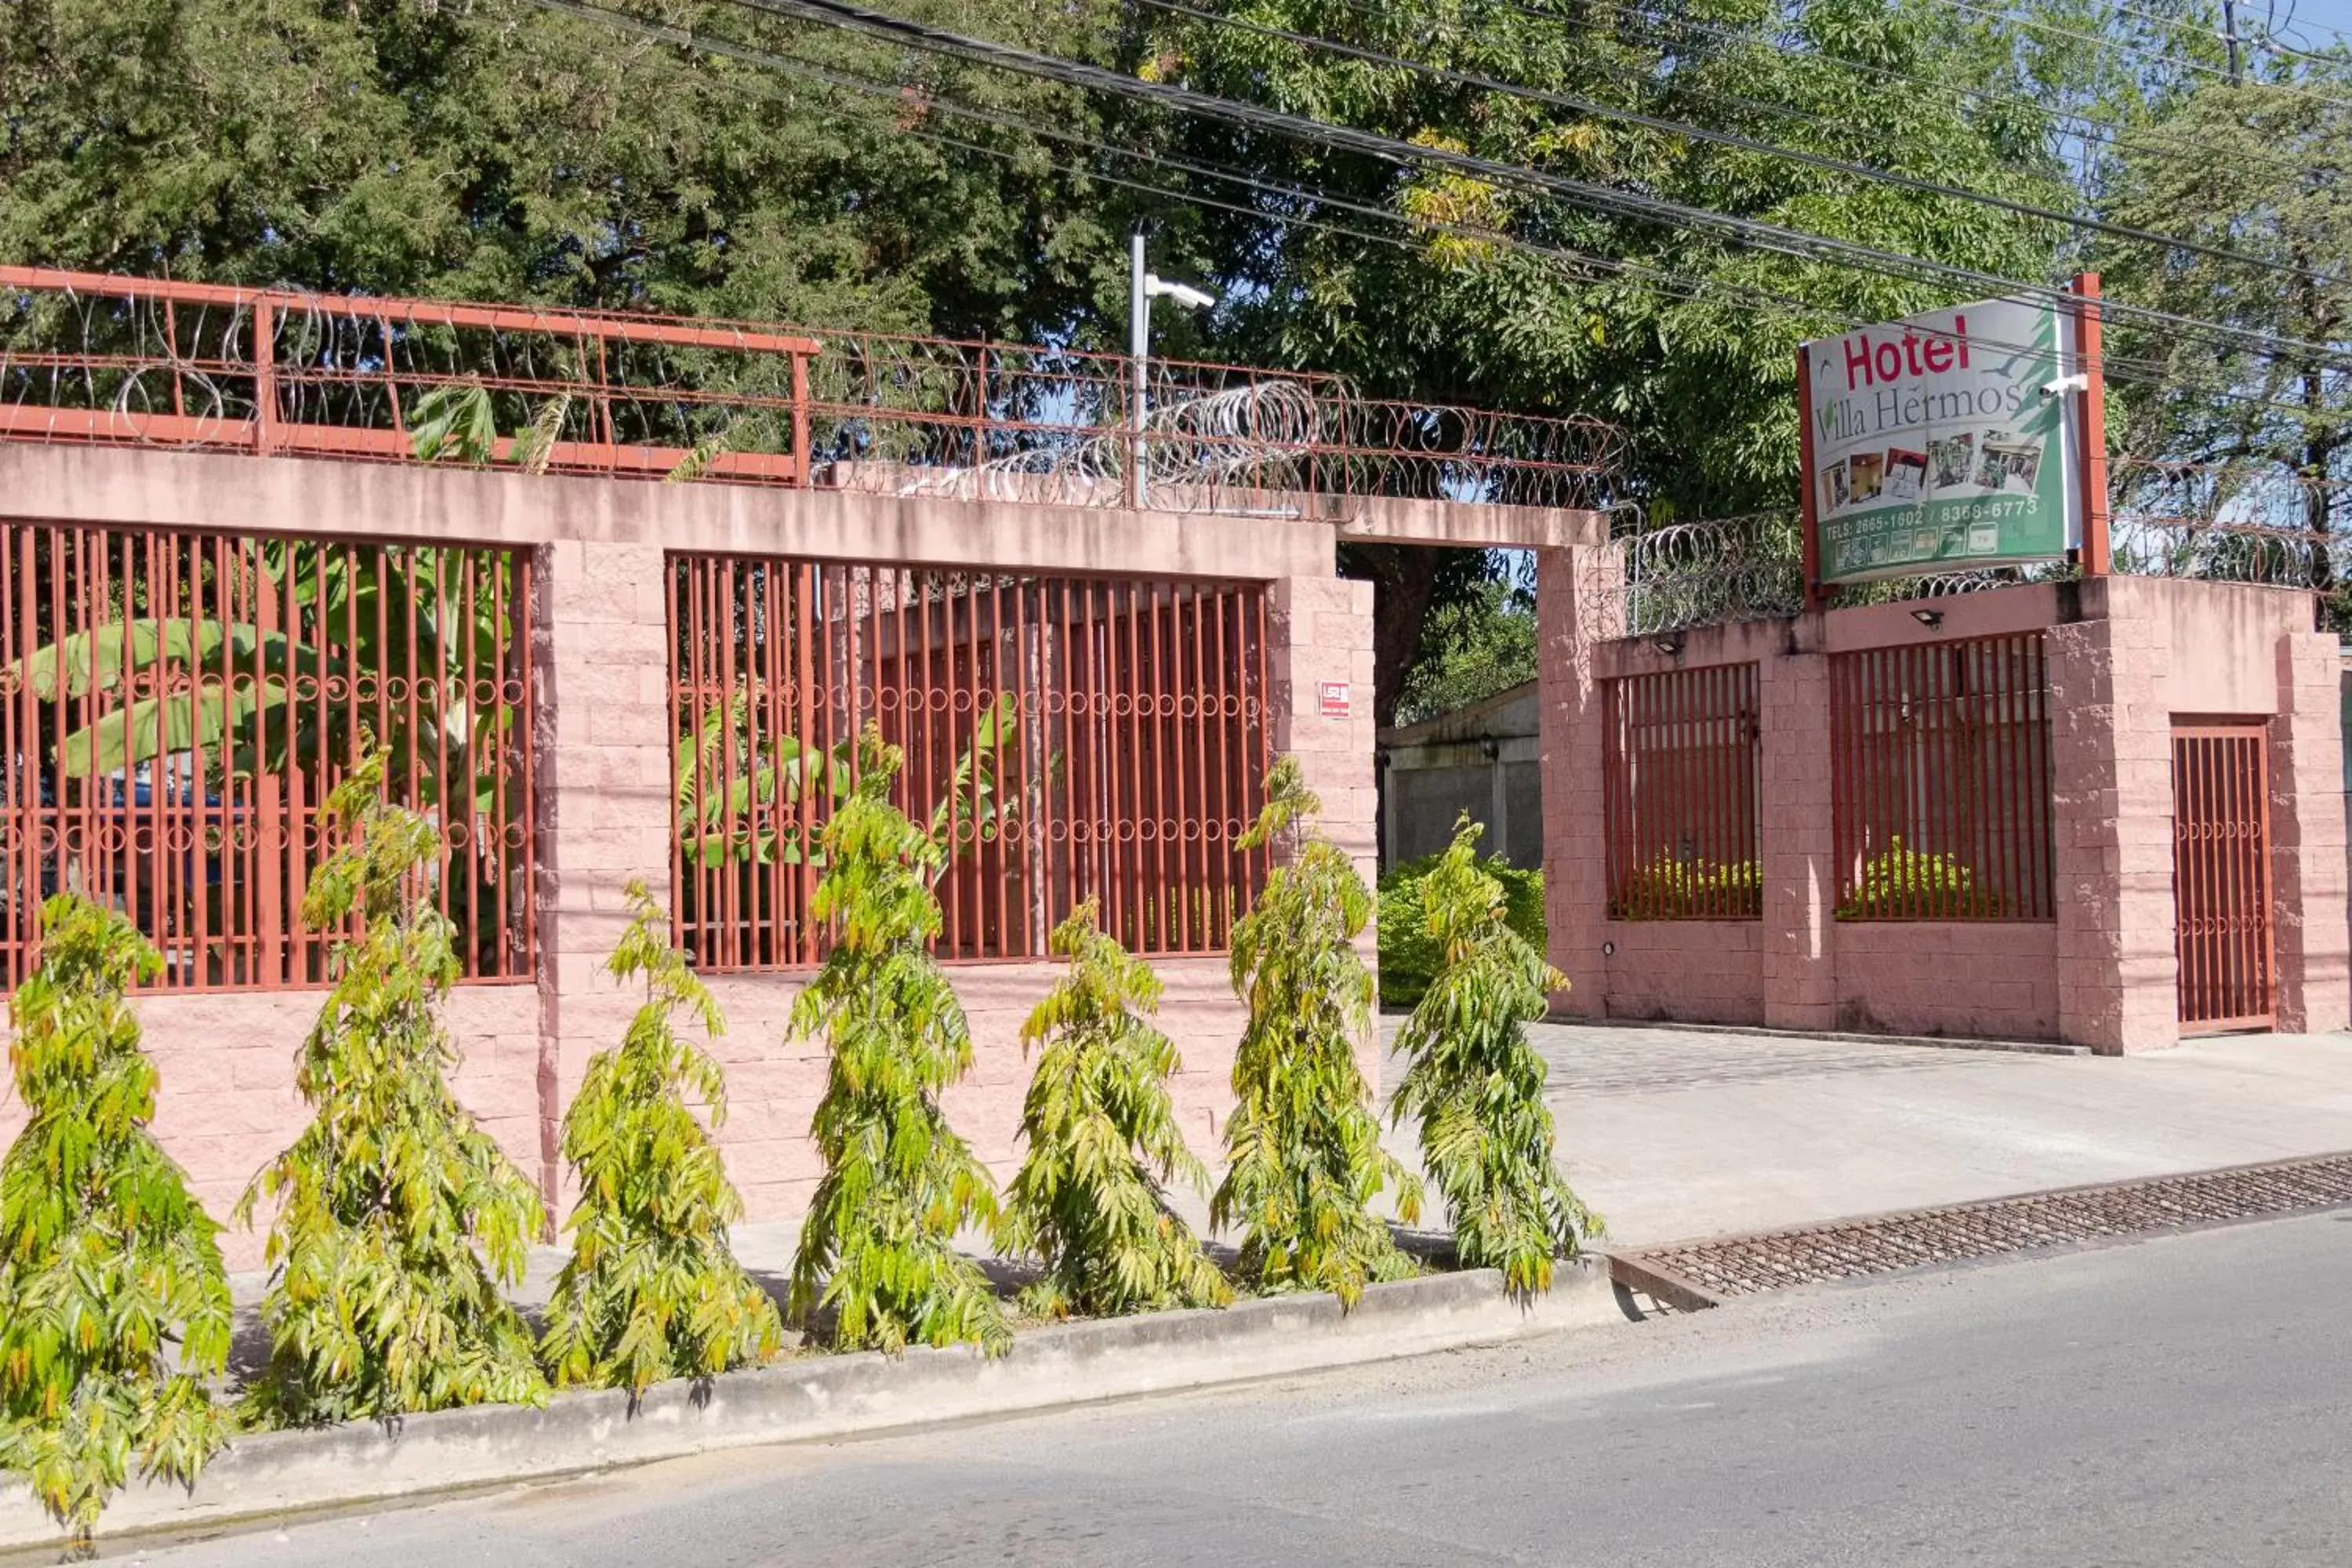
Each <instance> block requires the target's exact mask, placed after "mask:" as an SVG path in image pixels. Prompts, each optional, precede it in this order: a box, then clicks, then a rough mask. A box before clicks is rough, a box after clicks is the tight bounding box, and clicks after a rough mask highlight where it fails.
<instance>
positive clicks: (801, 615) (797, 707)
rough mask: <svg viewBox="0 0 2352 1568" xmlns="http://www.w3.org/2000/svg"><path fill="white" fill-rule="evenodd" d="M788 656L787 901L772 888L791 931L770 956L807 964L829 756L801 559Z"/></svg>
mask: <svg viewBox="0 0 2352 1568" xmlns="http://www.w3.org/2000/svg"><path fill="white" fill-rule="evenodd" d="M791 570H792V578H791V582H792V614H793V660H794V664H793V669H794V675H795V679H794V681H793V691H794V693H795V694H796V700H795V703H794V706H793V713H792V719H793V729H792V732H793V734H794V735H796V736H798V737H799V738H800V742H801V755H800V773H799V779H800V784H799V787H798V788H797V789H796V790H795V791H794V792H793V823H792V826H791V830H790V831H791V835H792V839H791V842H792V844H793V848H794V851H795V853H794V855H793V858H792V868H793V874H792V891H791V897H790V899H789V900H786V899H784V898H783V895H782V889H779V893H778V899H779V902H778V919H779V921H784V922H787V923H786V924H785V925H784V926H783V929H784V930H786V931H790V932H791V933H792V942H791V945H790V946H789V947H787V946H785V945H784V944H783V943H782V942H779V943H778V945H777V950H776V956H777V960H778V962H780V963H814V961H815V958H816V947H815V943H814V932H813V931H811V929H810V926H809V912H808V907H809V899H810V897H811V895H813V894H814V892H815V890H816V884H815V874H816V842H815V837H816V835H815V820H814V813H815V810H816V800H815V796H816V792H817V790H818V788H819V787H820V784H819V780H820V779H821V778H823V777H824V774H823V773H820V772H819V770H820V769H822V768H824V767H826V766H828V765H829V764H830V763H831V761H832V759H831V757H830V755H829V754H828V753H827V752H825V750H824V735H823V734H822V733H821V732H820V731H819V729H818V725H817V714H818V713H819V712H820V711H821V710H823V708H824V701H823V695H824V694H823V692H822V690H821V689H820V688H819V687H818V685H817V680H818V675H817V667H816V650H815V648H814V646H813V639H814V637H815V622H814V611H815V606H814V604H813V603H812V602H811V601H812V600H813V599H814V596H815V589H814V568H813V567H812V566H811V565H810V564H809V563H807V562H805V561H799V562H794V563H793V566H792V569H791Z"/></svg>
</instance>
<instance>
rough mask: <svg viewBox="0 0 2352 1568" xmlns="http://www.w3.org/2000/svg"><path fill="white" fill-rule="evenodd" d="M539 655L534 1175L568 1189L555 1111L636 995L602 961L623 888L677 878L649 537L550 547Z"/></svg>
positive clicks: (665, 895) (561, 1202) (617, 921)
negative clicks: (537, 1134) (672, 875)
mask: <svg viewBox="0 0 2352 1568" xmlns="http://www.w3.org/2000/svg"><path fill="white" fill-rule="evenodd" d="M540 559H541V568H540V573H539V584H540V586H539V594H540V604H539V606H538V615H537V616H536V621H537V632H536V636H535V640H534V647H533V655H534V658H533V662H534V664H535V666H536V668H537V679H538V681H539V691H538V700H539V704H540V713H541V724H540V731H541V732H540V735H539V752H538V758H537V769H538V783H539V803H538V820H537V827H538V849H539V909H540V955H539V995H540V1062H539V1103H540V1165H541V1169H540V1184H541V1191H542V1193H543V1194H545V1195H546V1197H547V1200H548V1203H549V1205H550V1207H551V1209H553V1210H555V1211H556V1212H555V1214H554V1218H555V1219H556V1221H557V1223H558V1224H561V1223H562V1206H567V1205H569V1202H570V1199H571V1193H570V1191H569V1173H568V1172H566V1171H565V1170H564V1167H563V1161H562V1148H561V1145H562V1120H563V1112H564V1110H565V1108H566V1107H568V1106H569V1105H570V1104H571V1102H572V1094H573V1093H574V1091H576V1090H577V1089H578V1088H579V1086H580V1080H581V1079H582V1077H583V1074H584V1073H585V1072H586V1070H587V1063H588V1058H589V1057H590V1056H592V1055H593V1054H594V1053H595V1052H597V1051H599V1050H604V1049H607V1048H609V1047H614V1046H617V1045H618V1044H620V1041H621V1036H622V1034H623V1032H624V1031H625V1029H626V1028H627V1026H628V1021H629V1017H630V1016H631V1015H632V1014H633V1013H634V1012H635V1008H636V1005H637V1002H638V1000H639V998H638V997H636V996H635V995H634V994H625V993H623V992H622V991H621V989H620V987H619V986H618V985H617V984H615V983H614V981H613V980H612V979H610V978H609V977H608V976H606V975H605V974H604V973H603V971H604V962H605V961H606V960H607V959H608V958H610V957H611V956H612V953H613V948H614V944H615V943H616V942H618V941H619V940H620V936H621V932H622V931H624V930H625V928H626V927H627V925H628V919H629V916H628V902H627V897H626V889H627V887H628V884H629V882H630V880H631V879H633V878H643V879H645V881H646V885H647V886H648V887H649V888H650V889H652V891H653V894H654V896H655V897H656V899H659V900H662V901H663V903H664V904H665V905H667V903H668V902H669V900H671V899H672V898H673V897H674V896H675V895H674V892H673V890H672V889H671V888H670V885H669V884H670V832H671V828H670V727H671V721H670V713H669V689H668V684H669V683H668V672H669V668H670V659H671V652H670V646H669V630H668V616H667V605H666V603H665V594H666V585H667V576H666V574H665V570H664V561H663V552H662V551H661V548H660V547H659V546H657V545H644V544H596V543H583V542H580V541H577V540H565V541H562V542H557V543H554V544H551V545H548V546H546V547H545V550H544V552H543V553H542V554H541V558H540Z"/></svg>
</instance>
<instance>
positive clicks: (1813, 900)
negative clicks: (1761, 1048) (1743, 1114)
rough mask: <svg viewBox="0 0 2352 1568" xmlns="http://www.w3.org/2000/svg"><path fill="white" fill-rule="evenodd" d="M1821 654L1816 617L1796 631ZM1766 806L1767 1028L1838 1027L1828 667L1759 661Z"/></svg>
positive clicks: (1807, 658) (1823, 659)
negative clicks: (1760, 662)
mask: <svg viewBox="0 0 2352 1568" xmlns="http://www.w3.org/2000/svg"><path fill="white" fill-rule="evenodd" d="M1793 630H1794V635H1795V637H1796V638H1797V641H1798V644H1799V646H1800V647H1805V648H1808V649H1811V648H1818V647H1819V646H1820V642H1821V634H1822V618H1821V616H1818V615H1815V616H1805V617H1804V618H1803V619H1801V620H1799V621H1797V622H1795V623H1793ZM1757 686H1758V700H1759V709H1760V711H1761V719H1762V722H1763V728H1764V732H1763V738H1762V746H1761V750H1762V756H1761V758H1760V772H1761V774H1762V778H1763V783H1764V791H1763V804H1762V809H1761V812H1760V815H1759V821H1758V823H1757V846H1756V847H1757V858H1758V861H1759V870H1760V872H1761V873H1762V876H1763V880H1764V931H1763V936H1764V953H1763V967H1764V1023H1765V1026H1767V1027H1769V1028H1775V1029H1830V1028H1834V1027H1836V1026H1837V946H1836V943H1837V922H1836V919H1835V908H1836V900H1837V869H1836V867H1835V865H1834V863H1833V858H1834V855H1835V852H1836V844H1835V838H1834V836H1833V819H1832V810H1833V802H1832V795H1831V790H1832V772H1831V765H1830V661H1829V658H1828V656H1827V655H1825V654H1822V653H1819V652H1814V651H1805V652H1790V653H1787V654H1783V655H1781V656H1780V657H1779V658H1768V659H1765V660H1764V661H1763V662H1762V665H1761V668H1759V671H1758V682H1757Z"/></svg>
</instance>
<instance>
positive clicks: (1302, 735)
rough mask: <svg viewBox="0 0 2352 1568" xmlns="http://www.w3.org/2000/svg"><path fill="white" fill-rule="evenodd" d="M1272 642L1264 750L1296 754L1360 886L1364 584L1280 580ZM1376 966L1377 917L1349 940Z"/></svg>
mask: <svg viewBox="0 0 2352 1568" xmlns="http://www.w3.org/2000/svg"><path fill="white" fill-rule="evenodd" d="M1269 611H1270V616H1269V618H1270V620H1271V622H1272V625H1273V628H1274V631H1273V637H1274V646H1273V647H1272V648H1271V649H1270V650H1269V652H1270V655H1271V657H1270V658H1269V659H1268V667H1269V669H1270V672H1271V679H1272V680H1273V685H1274V693H1273V696H1274V749H1275V752H1276V755H1277V756H1286V757H1296V758H1297V760H1298V766H1299V772H1300V773H1301V774H1302V775H1303V777H1304V778H1305V781H1306V784H1307V788H1308V789H1310V790H1313V791H1314V792H1315V794H1316V795H1317V797H1318V799H1320V800H1321V801H1322V803H1323V816H1322V821H1321V825H1320V826H1321V828H1322V831H1323V833H1324V835H1325V836H1326V837H1328V838H1329V839H1330V840H1331V841H1332V842H1333V843H1335V844H1337V845H1338V846H1339V847H1340V848H1341V849H1343V850H1345V851H1346V852H1347V854H1348V856H1349V858H1350V859H1352V860H1353V861H1354V862H1355V864H1356V874H1357V875H1358V876H1360V877H1361V878H1362V879H1364V883H1365V885H1366V886H1367V887H1370V885H1371V884H1372V883H1373V881H1374V880H1375V879H1377V878H1378V877H1379V875H1380V805H1381V797H1380V781H1379V778H1378V775H1377V768H1376V766H1375V763H1374V749H1375V735H1376V731H1377V726H1376V725H1375V723H1374V722H1373V717H1372V585H1371V584H1370V583H1355V582H1349V581H1346V580H1343V579H1341V578H1339V577H1333V576H1314V577H1285V578H1282V579H1279V580H1278V581H1276V583H1275V584H1274V587H1273V593H1272V603H1271V605H1270V606H1269ZM1330 685H1338V686H1340V687H1344V688H1345V689H1346V692H1347V699H1346V701H1347V709H1348V711H1347V713H1346V714H1345V716H1334V715H1328V714H1326V713H1325V712H1324V710H1323V704H1322V692H1323V690H1324V689H1325V688H1326V687H1327V686H1330ZM1356 946H1357V949H1358V951H1360V952H1362V954H1363V955H1364V962H1365V963H1368V964H1371V965H1374V966H1375V967H1377V965H1378V964H1379V962H1380V932H1379V929H1378V921H1377V919H1375V920H1373V921H1367V922H1366V923H1365V926H1364V932H1363V935H1362V936H1361V937H1360V938H1359V939H1358V941H1357V943H1356ZM1356 1063H1357V1066H1358V1067H1359V1068H1360V1069H1361V1070H1362V1072H1363V1074H1364V1078H1365V1081H1367V1082H1368V1083H1370V1084H1372V1085H1374V1086H1376V1087H1377V1086H1378V1085H1379V1083H1380V1081H1381V1046H1380V1037H1379V1034H1378V1032H1377V1030H1375V1029H1370V1028H1367V1029H1366V1030H1365V1031H1364V1033H1363V1034H1362V1036H1361V1037H1360V1038H1359V1039H1358V1041H1357V1045H1356Z"/></svg>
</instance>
